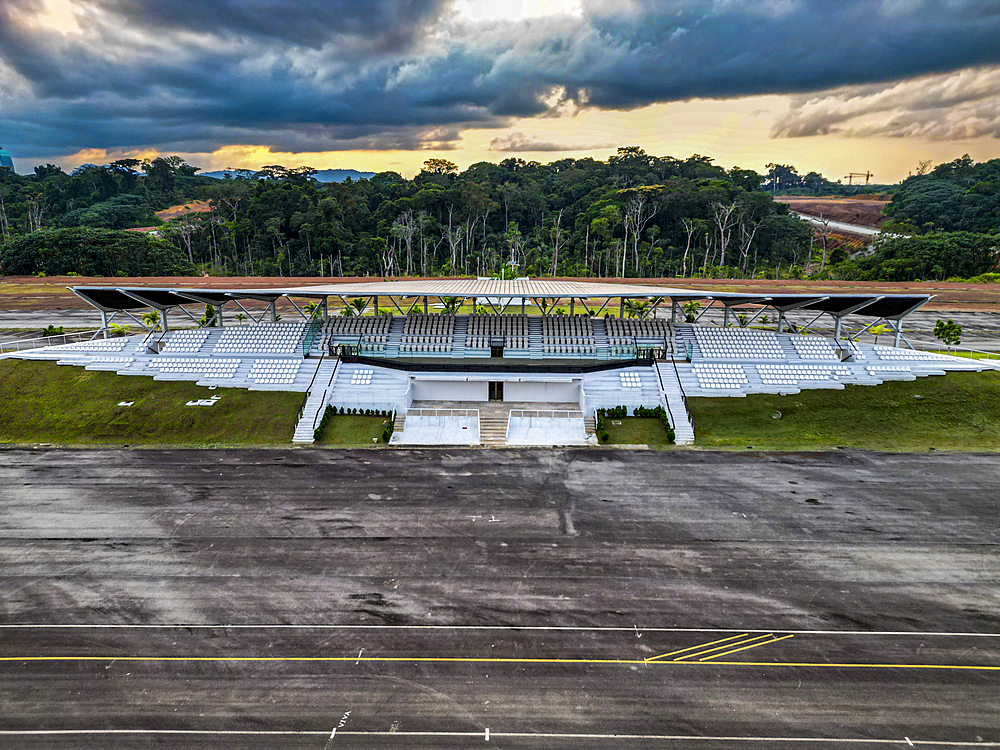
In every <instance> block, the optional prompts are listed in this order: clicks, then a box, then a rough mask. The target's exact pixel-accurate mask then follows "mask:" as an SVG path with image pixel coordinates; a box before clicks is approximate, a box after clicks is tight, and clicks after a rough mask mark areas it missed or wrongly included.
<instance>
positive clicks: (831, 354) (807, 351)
mask: <svg viewBox="0 0 1000 750" xmlns="http://www.w3.org/2000/svg"><path fill="white" fill-rule="evenodd" d="M790 338H791V341H792V346H794V347H795V351H796V353H798V355H799V357H800V358H801V359H836V360H839V359H840V355H838V354H837V350H836V348H835V347H834V345H833V342H832V341H830V340H829V339H824V338H820V337H818V336H813V337H806V336H791V337H790Z"/></svg>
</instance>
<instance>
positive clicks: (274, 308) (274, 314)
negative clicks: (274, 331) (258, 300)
mask: <svg viewBox="0 0 1000 750" xmlns="http://www.w3.org/2000/svg"><path fill="white" fill-rule="evenodd" d="M267 308H268V310H269V311H270V313H271V322H272V323H277V322H278V300H276V299H272V300H271V302H270V304H269V305H268V306H267Z"/></svg>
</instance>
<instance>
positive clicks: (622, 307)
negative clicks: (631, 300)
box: [618, 297, 625, 319]
mask: <svg viewBox="0 0 1000 750" xmlns="http://www.w3.org/2000/svg"><path fill="white" fill-rule="evenodd" d="M621 300H622V301H621V304H620V305H618V317H619V318H623V319H624V317H625V298H624V297H622V298H621Z"/></svg>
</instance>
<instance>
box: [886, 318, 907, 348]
mask: <svg viewBox="0 0 1000 750" xmlns="http://www.w3.org/2000/svg"><path fill="white" fill-rule="evenodd" d="M886 322H888V321H886ZM893 330H895V332H896V335H895V336H894V337H893V340H892V345H893V346H895V347H896V348H897V349H898V348H899V339H900V337H901V336H902V335H903V319H902V318H897V319H896V325H895V326H893Z"/></svg>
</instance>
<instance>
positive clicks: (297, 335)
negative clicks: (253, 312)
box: [213, 321, 306, 354]
mask: <svg viewBox="0 0 1000 750" xmlns="http://www.w3.org/2000/svg"><path fill="white" fill-rule="evenodd" d="M305 327H306V324H305V322H304V321H303V322H298V323H274V324H265V325H253V326H232V327H229V328H225V329H224V330H223V331H222V335H221V336H220V337H219V340H218V341H217V342H216V344H215V348H214V349H213V352H214V353H215V354H296V353H301V351H300V346H301V342H302V337H303V335H304V333H305Z"/></svg>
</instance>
